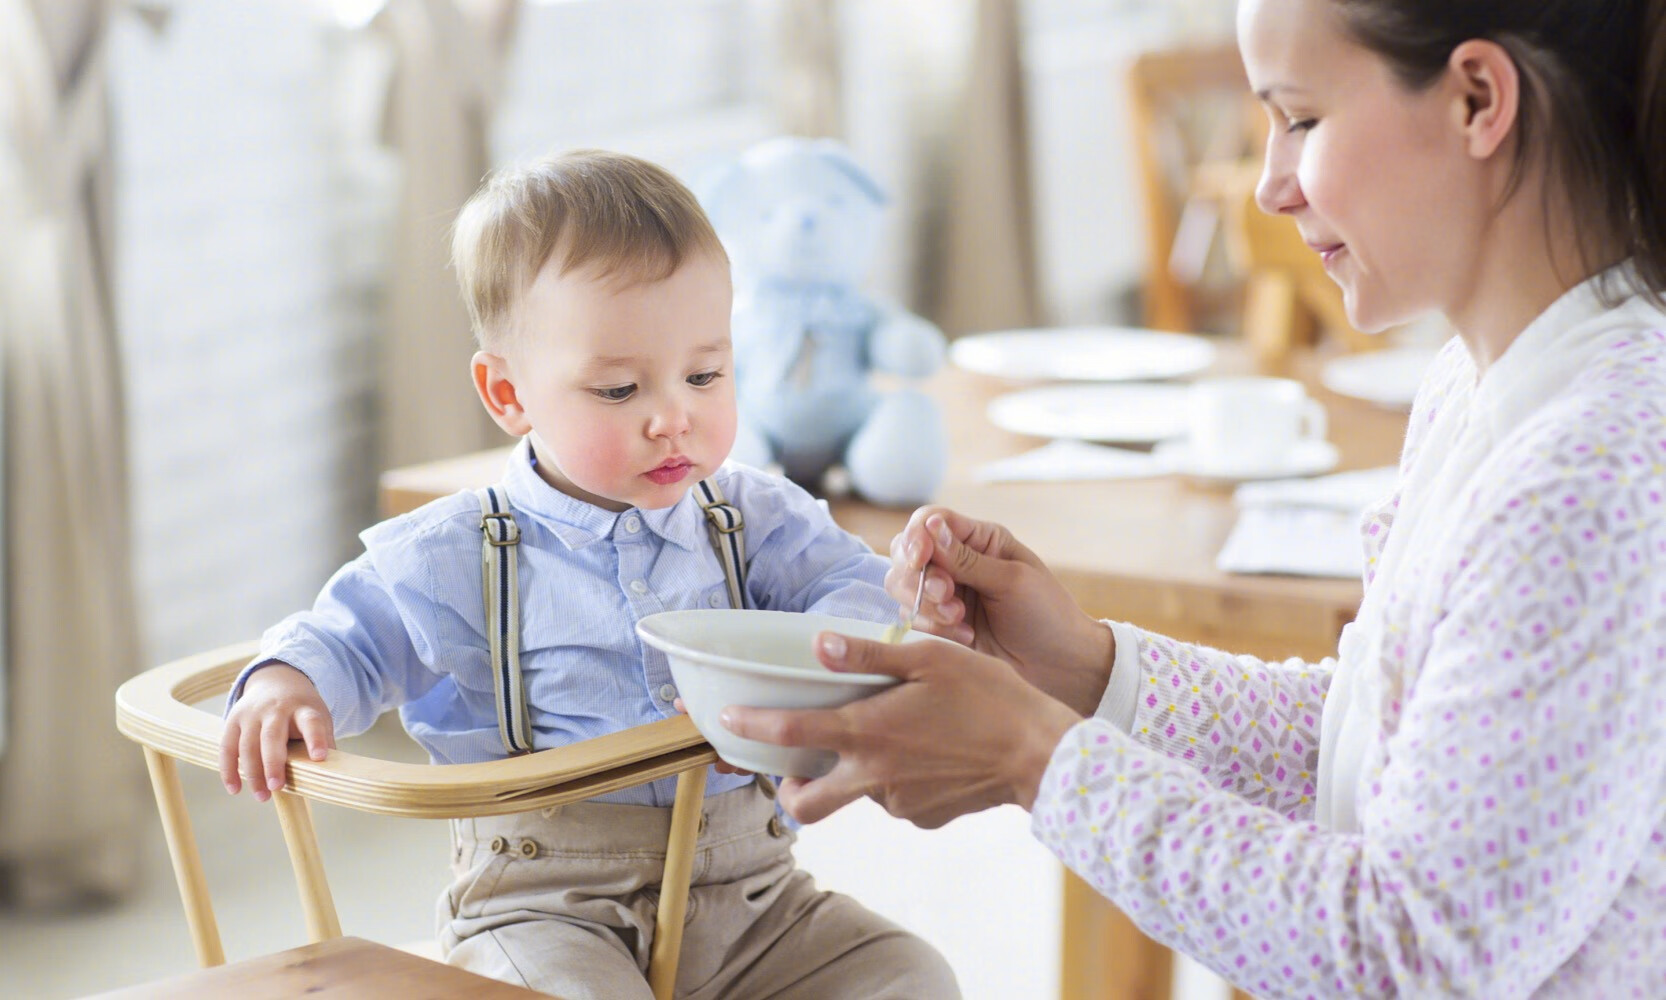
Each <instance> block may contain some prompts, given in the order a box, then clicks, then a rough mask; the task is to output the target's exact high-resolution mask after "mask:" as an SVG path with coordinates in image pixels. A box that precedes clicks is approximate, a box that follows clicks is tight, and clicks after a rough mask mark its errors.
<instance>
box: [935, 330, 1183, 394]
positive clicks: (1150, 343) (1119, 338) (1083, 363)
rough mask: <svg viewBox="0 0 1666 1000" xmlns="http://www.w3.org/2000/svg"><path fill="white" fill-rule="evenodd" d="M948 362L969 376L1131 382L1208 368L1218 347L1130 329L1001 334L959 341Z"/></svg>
mask: <svg viewBox="0 0 1666 1000" xmlns="http://www.w3.org/2000/svg"><path fill="white" fill-rule="evenodd" d="M949 357H950V358H951V359H953V361H954V363H955V364H956V365H958V366H959V367H961V368H964V369H966V370H967V371H972V372H979V373H981V374H984V375H996V376H999V377H1001V378H1011V379H1043V378H1048V379H1068V380H1071V381H1076V382H1131V381H1137V380H1141V379H1166V378H1178V377H1179V376H1181V375H1190V374H1192V373H1194V372H1199V371H1202V370H1203V369H1205V368H1208V367H1209V366H1210V365H1211V364H1213V363H1214V361H1215V345H1214V344H1212V343H1210V342H1209V341H1208V340H1205V339H1204V338H1202V337H1196V336H1193V335H1191V334H1189V333H1164V332H1163V331H1161V330H1143V329H1139V328H1137V327H1127V326H1075V327H1055V328H1047V329H1039V330H1001V331H998V332H995V333H979V334H974V335H972V336H969V337H961V338H959V339H958V340H956V341H954V342H953V343H952V344H950V345H949Z"/></svg>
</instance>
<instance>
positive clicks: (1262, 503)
mask: <svg viewBox="0 0 1666 1000" xmlns="http://www.w3.org/2000/svg"><path fill="white" fill-rule="evenodd" d="M1395 472H1396V470H1395V469H1394V468H1393V467H1392V466H1389V467H1385V468H1381V469H1363V470H1360V471H1358V472H1339V473H1337V474H1336V475H1333V476H1321V477H1320V478H1318V479H1289V480H1277V481H1272V482H1264V483H1245V484H1244V485H1243V486H1240V487H1238V489H1237V491H1236V492H1235V493H1234V494H1233V501H1234V502H1235V503H1236V504H1237V505H1238V508H1239V512H1238V523H1237V524H1235V525H1233V527H1232V533H1231V534H1230V535H1228V536H1227V539H1226V543H1225V544H1224V545H1222V546H1221V551H1220V553H1219V554H1217V555H1216V556H1215V566H1216V568H1218V569H1220V570H1221V571H1222V572H1225V573H1284V574H1289V575H1292V576H1334V577H1352V578H1356V579H1357V578H1359V577H1361V576H1362V575H1363V574H1364V572H1365V552H1364V549H1363V547H1362V545H1361V542H1360V537H1359V519H1360V517H1361V515H1362V514H1363V513H1364V511H1365V508H1366V507H1367V506H1369V505H1371V504H1372V503H1375V502H1376V501H1378V500H1380V499H1382V497H1384V496H1385V495H1387V493H1388V492H1389V491H1390V490H1392V489H1393V488H1394V477H1395Z"/></svg>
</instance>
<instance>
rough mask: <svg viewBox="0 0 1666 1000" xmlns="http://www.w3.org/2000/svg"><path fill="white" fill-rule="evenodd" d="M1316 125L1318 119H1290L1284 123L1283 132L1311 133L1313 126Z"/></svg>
mask: <svg viewBox="0 0 1666 1000" xmlns="http://www.w3.org/2000/svg"><path fill="white" fill-rule="evenodd" d="M1317 124H1319V119H1317V118H1296V119H1290V120H1287V121H1286V123H1285V126H1284V131H1286V132H1308V131H1311V130H1312V128H1313V126H1315V125H1317Z"/></svg>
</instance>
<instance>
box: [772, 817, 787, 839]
mask: <svg viewBox="0 0 1666 1000" xmlns="http://www.w3.org/2000/svg"><path fill="white" fill-rule="evenodd" d="M769 835H770V836H771V837H784V836H786V835H787V824H785V823H783V822H781V817H779V816H771V817H770V818H769Z"/></svg>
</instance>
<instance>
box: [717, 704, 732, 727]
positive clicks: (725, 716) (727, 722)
mask: <svg viewBox="0 0 1666 1000" xmlns="http://www.w3.org/2000/svg"><path fill="white" fill-rule="evenodd" d="M717 721H718V722H719V723H721V724H722V726H723V728H724V729H734V728H735V727H734V726H733V725H731V723H733V722H734V720H733V719H731V718H730V717H729V710H728V709H726V708H725V709H724V710H723V711H721V712H719V713H717Z"/></svg>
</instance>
